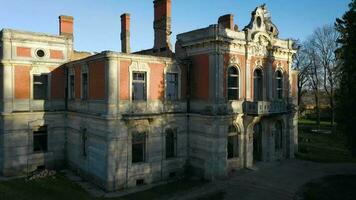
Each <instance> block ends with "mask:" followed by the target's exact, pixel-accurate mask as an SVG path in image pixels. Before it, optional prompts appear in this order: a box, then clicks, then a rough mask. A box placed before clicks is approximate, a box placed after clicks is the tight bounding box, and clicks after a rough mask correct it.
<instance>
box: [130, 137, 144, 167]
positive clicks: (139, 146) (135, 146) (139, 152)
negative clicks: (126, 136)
mask: <svg viewBox="0 0 356 200" xmlns="http://www.w3.org/2000/svg"><path fill="white" fill-rule="evenodd" d="M145 159H146V133H145V132H135V133H133V134H132V163H139V162H145Z"/></svg>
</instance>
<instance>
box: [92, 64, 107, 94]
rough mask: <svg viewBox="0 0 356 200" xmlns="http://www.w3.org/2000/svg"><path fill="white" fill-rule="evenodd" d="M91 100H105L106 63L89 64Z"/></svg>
mask: <svg viewBox="0 0 356 200" xmlns="http://www.w3.org/2000/svg"><path fill="white" fill-rule="evenodd" d="M89 99H91V100H104V99H105V61H104V60H98V61H95V62H92V63H90V64H89Z"/></svg>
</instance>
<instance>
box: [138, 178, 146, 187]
mask: <svg viewBox="0 0 356 200" xmlns="http://www.w3.org/2000/svg"><path fill="white" fill-rule="evenodd" d="M144 184H145V180H144V179H137V180H136V185H137V186H140V185H144Z"/></svg>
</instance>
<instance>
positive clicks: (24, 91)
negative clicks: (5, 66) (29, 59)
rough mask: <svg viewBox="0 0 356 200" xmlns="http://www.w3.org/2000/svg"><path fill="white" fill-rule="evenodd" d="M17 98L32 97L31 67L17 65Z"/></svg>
mask: <svg viewBox="0 0 356 200" xmlns="http://www.w3.org/2000/svg"><path fill="white" fill-rule="evenodd" d="M14 73H15V98H16V99H29V98H30V67H29V66H15V72H14Z"/></svg>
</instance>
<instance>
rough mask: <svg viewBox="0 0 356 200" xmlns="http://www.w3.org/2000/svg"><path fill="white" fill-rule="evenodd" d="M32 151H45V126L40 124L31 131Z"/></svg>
mask: <svg viewBox="0 0 356 200" xmlns="http://www.w3.org/2000/svg"><path fill="white" fill-rule="evenodd" d="M33 151H34V152H46V151H47V126H41V127H39V128H38V129H37V130H35V131H33Z"/></svg>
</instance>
